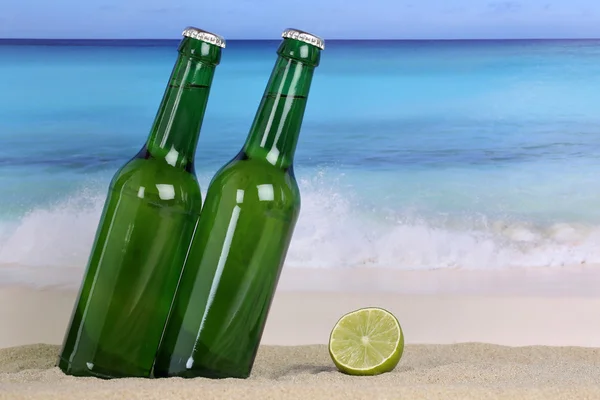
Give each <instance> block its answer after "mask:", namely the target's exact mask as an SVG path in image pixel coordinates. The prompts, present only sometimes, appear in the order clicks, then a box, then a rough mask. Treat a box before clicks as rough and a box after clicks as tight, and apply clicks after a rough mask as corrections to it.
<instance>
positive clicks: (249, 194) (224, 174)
mask: <svg viewBox="0 0 600 400" xmlns="http://www.w3.org/2000/svg"><path fill="white" fill-rule="evenodd" d="M208 196H213V197H219V198H231V199H237V200H238V201H239V200H242V198H243V199H245V200H244V201H245V202H246V203H247V202H248V201H252V202H253V203H256V206H257V207H259V206H264V207H267V208H272V207H274V206H279V207H280V208H297V207H299V206H300V189H299V188H298V183H297V182H296V178H295V177H294V175H293V173H292V172H291V171H289V170H288V171H286V170H282V169H280V168H276V167H274V166H272V165H269V164H267V163H265V162H264V161H261V160H252V159H242V160H240V159H234V160H232V161H231V162H229V163H228V164H226V165H225V166H224V167H223V168H221V169H220V170H219V171H218V172H217V173H216V174H215V176H214V178H213V179H212V181H211V183H210V186H209V188H208V194H207V201H208Z"/></svg>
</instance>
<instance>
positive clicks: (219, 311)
mask: <svg viewBox="0 0 600 400" xmlns="http://www.w3.org/2000/svg"><path fill="white" fill-rule="evenodd" d="M282 36H283V38H284V39H283V42H282V43H281V45H280V47H279V49H278V51H277V53H278V55H279V57H278V58H277V61H276V63H275V67H274V69H273V72H272V73H271V77H270V79H269V82H268V85H267V88H266V90H265V92H264V95H263V98H262V101H261V103H260V106H259V108H258V112H257V114H256V116H255V118H254V122H253V124H252V127H251V129H250V133H249V135H248V138H247V140H246V143H245V145H244V147H243V148H242V150H241V151H240V152H239V153H238V155H237V156H236V157H234V158H233V160H231V161H230V162H229V163H228V164H226V165H225V166H224V167H222V168H221V169H220V170H219V171H218V172H217V174H216V175H215V177H214V178H213V179H212V181H211V183H210V186H209V188H208V191H207V194H206V201H205V204H204V207H203V210H202V213H201V214H200V219H199V220H198V224H197V226H196V231H195V233H194V238H193V239H192V244H191V245H190V250H189V253H188V257H187V259H186V263H185V266H184V270H183V273H182V277H181V281H180V284H179V287H178V289H177V294H176V296H175V301H174V303H173V309H172V311H171V315H170V317H169V322H168V323H167V327H166V330H165V335H164V337H163V341H162V343H161V346H160V348H159V352H158V356H157V360H156V363H155V366H154V375H155V376H157V377H167V376H180V377H196V376H204V377H212V378H225V377H235V378H245V377H248V376H249V375H250V372H251V370H252V366H253V363H254V358H255V356H256V352H257V350H258V345H259V343H260V340H261V336H262V333H263V329H264V326H265V322H266V319H267V314H268V312H269V308H270V306H271V301H272V299H273V295H274V293H275V289H276V286H277V282H278V279H279V274H280V271H281V268H282V266H283V262H284V259H285V256H286V253H287V250H288V246H289V244H290V240H291V238H292V233H293V230H294V227H295V224H296V220H297V218H298V214H299V212H300V192H299V189H298V185H297V183H296V179H295V177H294V172H293V159H294V152H295V149H296V143H297V141H298V135H299V133H300V127H301V125H302V119H303V117H304V110H305V108H306V102H307V98H308V93H309V89H310V85H311V81H312V78H313V72H314V70H315V67H317V66H318V65H319V61H320V53H321V50H322V49H323V48H324V43H323V40H322V39H320V38H318V37H316V36H314V35H311V34H308V33H306V32H302V31H298V30H295V29H288V30H286V31H285V32H284V33H283V35H282Z"/></svg>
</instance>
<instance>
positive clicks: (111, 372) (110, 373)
mask: <svg viewBox="0 0 600 400" xmlns="http://www.w3.org/2000/svg"><path fill="white" fill-rule="evenodd" d="M56 366H57V367H58V368H59V369H60V370H61V371H62V372H63V373H65V374H66V375H71V376H79V377H93V378H100V379H119V378H150V377H151V376H150V371H148V370H144V369H141V368H136V369H129V370H128V371H127V372H123V371H117V370H115V369H111V368H105V367H102V366H98V365H96V364H93V363H91V362H88V363H85V365H79V364H74V363H71V362H69V361H67V360H65V359H64V358H63V357H59V358H58V362H57V363H56ZM115 367H117V365H115Z"/></svg>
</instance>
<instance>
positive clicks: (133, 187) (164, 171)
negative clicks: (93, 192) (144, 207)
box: [110, 157, 202, 209]
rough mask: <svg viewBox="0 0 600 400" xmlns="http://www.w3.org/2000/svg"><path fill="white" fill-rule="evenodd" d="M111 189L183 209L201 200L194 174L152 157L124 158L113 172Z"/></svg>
mask: <svg viewBox="0 0 600 400" xmlns="http://www.w3.org/2000/svg"><path fill="white" fill-rule="evenodd" d="M110 190H111V191H113V192H117V193H123V194H129V195H134V196H137V197H139V198H142V199H145V200H146V201H149V202H152V203H156V204H161V205H169V206H176V207H177V206H181V207H184V208H186V209H195V208H198V207H200V203H201V201H202V199H201V192H200V185H199V184H198V179H197V178H196V176H195V174H193V173H190V172H188V171H185V170H183V169H180V168H175V167H172V166H170V165H167V164H165V163H164V162H161V161H160V160H156V159H152V158H147V159H146V158H137V157H136V158H133V159H132V160H130V161H129V162H127V163H126V164H125V165H124V166H123V167H121V168H120V169H119V170H118V171H117V172H116V173H115V175H114V176H113V178H112V180H111V182H110Z"/></svg>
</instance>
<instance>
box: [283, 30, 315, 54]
mask: <svg viewBox="0 0 600 400" xmlns="http://www.w3.org/2000/svg"><path fill="white" fill-rule="evenodd" d="M281 37H283V38H287V39H296V40H300V41H301V42H304V43H308V44H312V45H313V46H317V47H318V48H320V49H321V50H323V49H325V41H324V40H323V39H321V38H320V37H318V36H316V35H313V34H311V33H308V32H304V31H301V30H298V29H292V28H289V29H286V30H285V31H283V33H282V34H281Z"/></svg>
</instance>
